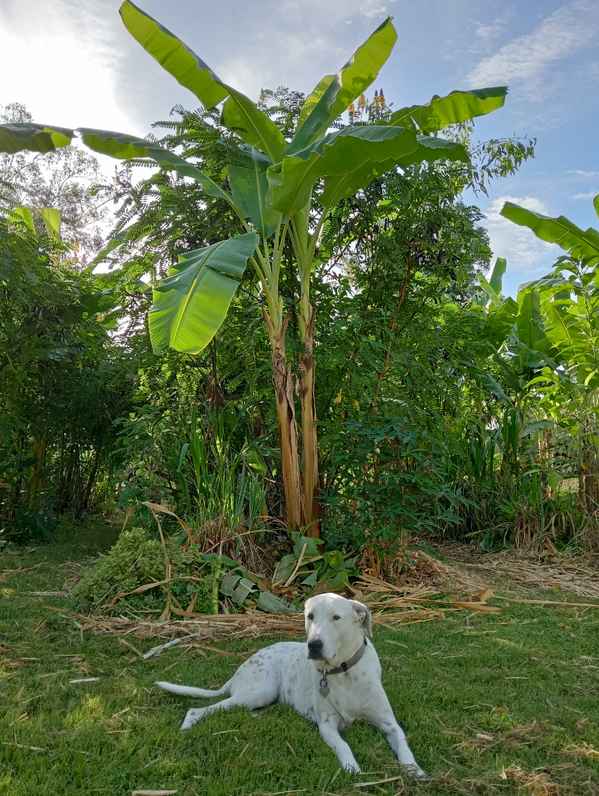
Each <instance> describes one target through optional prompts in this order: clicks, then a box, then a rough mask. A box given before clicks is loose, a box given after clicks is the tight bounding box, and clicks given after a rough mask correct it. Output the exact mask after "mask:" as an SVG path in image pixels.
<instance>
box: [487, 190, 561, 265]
mask: <svg viewBox="0 0 599 796" xmlns="http://www.w3.org/2000/svg"><path fill="white" fill-rule="evenodd" d="M504 202H513V203H514V204H518V205H522V207H526V208H527V209H528V210H534V212H536V213H542V214H543V215H548V214H549V211H548V208H547V207H546V205H545V204H544V203H543V202H542V201H541V200H540V199H537V198H536V197H535V196H499V197H497V199H494V200H493V201H492V202H491V203H490V204H489V206H488V207H487V209H486V211H485V217H486V224H485V226H486V228H487V231H488V233H489V238H490V241H491V249H492V250H493V253H494V255H495V256H496V257H505V258H506V259H507V261H508V267H509V270H510V273H513V272H514V271H515V272H517V273H518V274H519V276H522V277H524V276H525V277H526V278H532V277H534V276H538V275H539V274H540V273H542V272H544V271H545V269H546V268H547V263H548V259H550V257H551V256H554V257H556V256H557V255H558V254H559V252H560V251H561V250H560V249H559V247H558V246H555V245H553V244H551V243H545V242H544V241H542V240H539V239H538V238H537V237H536V236H535V235H534V233H533V232H532V231H531V230H529V229H527V228H526V227H521V226H518V224H514V223H513V222H512V221H508V220H507V218H504V217H503V216H502V215H500V211H501V208H502V207H503V205H504Z"/></svg>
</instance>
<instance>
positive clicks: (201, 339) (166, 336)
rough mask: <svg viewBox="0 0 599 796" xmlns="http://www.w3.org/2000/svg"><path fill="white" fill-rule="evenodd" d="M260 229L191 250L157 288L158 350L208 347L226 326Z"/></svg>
mask: <svg viewBox="0 0 599 796" xmlns="http://www.w3.org/2000/svg"><path fill="white" fill-rule="evenodd" d="M257 245H258V236H257V235H256V233H254V232H248V233H246V234H244V235H238V236H237V237H234V238H229V239H228V240H224V241H220V242H219V243H213V244H212V245H211V246H205V247H204V248H202V249H195V250H194V251H191V252H189V253H188V254H186V255H185V256H184V257H182V258H181V261H180V262H179V263H178V264H177V265H176V266H175V267H173V268H171V269H170V271H169V273H168V275H167V277H166V278H165V279H163V280H162V281H161V282H159V283H158V284H157V285H156V286H155V288H154V291H153V293H154V295H153V298H154V303H153V305H152V307H151V309H150V314H149V326H150V340H151V343H152V348H153V349H154V351H155V352H156V353H160V352H162V351H164V350H165V349H166V348H169V347H170V348H174V349H175V350H176V351H183V352H187V353H189V354H197V353H199V352H200V351H202V350H203V349H204V348H205V347H206V346H207V345H208V343H209V342H210V341H211V340H212V338H213V337H214V335H215V334H216V332H217V331H218V330H219V328H220V327H221V325H222V323H223V321H224V320H225V317H226V315H227V311H228V309H229V305H230V304H231V301H232V300H233V296H234V295H235V291H236V290H237V288H238V286H239V282H240V281H241V278H242V276H243V273H244V271H245V268H246V265H247V262H248V260H249V258H250V257H251V256H252V255H253V253H254V252H255V250H256V246H257Z"/></svg>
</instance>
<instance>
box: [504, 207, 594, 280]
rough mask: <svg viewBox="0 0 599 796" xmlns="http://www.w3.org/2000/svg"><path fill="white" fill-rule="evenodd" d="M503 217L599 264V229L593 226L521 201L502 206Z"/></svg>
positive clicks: (590, 261) (576, 256)
mask: <svg viewBox="0 0 599 796" xmlns="http://www.w3.org/2000/svg"><path fill="white" fill-rule="evenodd" d="M501 215H502V216H503V217H504V218H507V219H509V220H510V221H513V222H514V224H519V225H520V226H522V227H528V228H529V229H531V230H532V231H533V232H534V233H535V235H536V236H537V238H540V239H541V240H544V241H546V242H547V243H556V244H557V245H558V246H560V247H561V248H562V249H564V251H567V252H568V253H569V254H570V255H572V257H575V258H576V259H578V260H584V261H585V263H587V264H588V265H598V264H599V232H598V231H597V230H596V229H593V228H592V227H589V228H588V229H586V230H582V229H580V227H577V226H576V224H573V223H572V222H571V221H570V220H569V219H567V218H565V216H558V217H557V218H551V217H549V216H544V215H542V214H541V213H535V212H534V211H533V210H527V209H526V208H525V207H521V206H520V205H515V204H512V202H506V203H505V204H504V205H503V208H502V210H501Z"/></svg>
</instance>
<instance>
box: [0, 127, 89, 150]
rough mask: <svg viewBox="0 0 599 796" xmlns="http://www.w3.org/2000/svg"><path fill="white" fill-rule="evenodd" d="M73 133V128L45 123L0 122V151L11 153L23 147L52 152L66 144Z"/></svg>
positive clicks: (71, 138) (70, 139)
mask: <svg viewBox="0 0 599 796" xmlns="http://www.w3.org/2000/svg"><path fill="white" fill-rule="evenodd" d="M74 135H75V131H74V130H69V129H68V128H66V127H54V126H50V125H47V124H33V123H30V122H27V123H20V122H14V123H11V124H0V152H7V153H8V154H13V153H14V152H21V150H23V149H26V150H29V151H30V152H54V150H55V149H59V148H60V147H63V146H68V145H69V144H70V143H71V141H72V140H73V136H74Z"/></svg>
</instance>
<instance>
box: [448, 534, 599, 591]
mask: <svg viewBox="0 0 599 796" xmlns="http://www.w3.org/2000/svg"><path fill="white" fill-rule="evenodd" d="M442 550H443V552H444V553H446V554H448V555H449V556H451V558H452V564H451V565H446V566H447V570H448V573H450V574H452V575H453V576H454V577H455V578H456V580H457V582H459V583H465V582H467V583H470V584H471V585H473V584H475V583H477V582H478V583H479V585H480V584H483V583H486V584H488V583H497V582H498V581H499V582H502V583H504V584H505V583H509V584H510V585H511V586H512V587H513V586H514V585H515V586H517V587H518V586H520V587H524V588H527V589H531V588H532V589H543V590H547V591H548V590H555V589H558V590H560V591H564V592H566V593H570V594H576V595H578V596H579V597H587V598H591V599H597V600H599V578H597V564H596V562H593V561H592V560H590V559H588V558H586V557H582V556H562V555H559V554H555V553H551V552H549V553H548V554H545V555H542V556H539V555H535V554H533V553H530V552H525V551H522V550H513V549H510V550H504V551H502V552H500V553H485V554H478V555H477V554H473V550H472V547H468V546H466V545H458V544H452V545H451V546H447V545H446V546H443V548H442Z"/></svg>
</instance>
